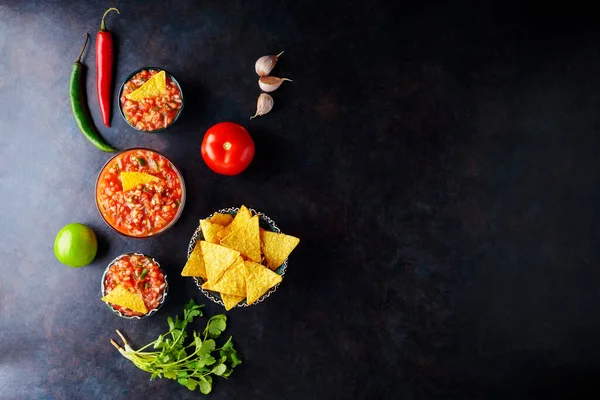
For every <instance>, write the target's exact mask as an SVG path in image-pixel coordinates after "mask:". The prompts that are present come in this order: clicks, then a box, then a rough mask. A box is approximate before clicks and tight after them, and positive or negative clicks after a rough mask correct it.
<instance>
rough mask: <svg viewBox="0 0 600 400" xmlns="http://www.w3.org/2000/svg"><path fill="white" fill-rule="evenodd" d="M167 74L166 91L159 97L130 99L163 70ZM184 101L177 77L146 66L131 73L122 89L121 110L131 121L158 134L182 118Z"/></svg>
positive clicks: (129, 122) (136, 126)
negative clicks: (131, 95) (129, 96)
mask: <svg viewBox="0 0 600 400" xmlns="http://www.w3.org/2000/svg"><path fill="white" fill-rule="evenodd" d="M161 71H164V72H165V75H166V91H165V92H164V93H163V94H161V95H159V96H151V97H145V98H142V99H139V100H132V99H129V98H127V96H128V95H129V94H131V93H132V92H134V91H136V90H137V89H139V88H140V87H141V86H142V85H143V84H144V83H146V82H147V81H148V80H150V78H152V77H153V76H154V75H156V74H158V73H159V72H161ZM183 105H184V100H183V92H182V91H181V86H180V85H179V82H177V79H175V77H174V76H173V75H171V74H170V73H169V72H167V71H166V70H164V69H161V68H155V67H145V68H140V69H138V70H137V71H134V72H133V73H131V74H130V75H129V76H128V77H127V79H125V82H123V84H122V85H121V89H120V91H119V110H120V111H121V115H122V116H123V118H124V119H125V121H127V123H128V124H129V125H130V126H131V127H132V128H134V129H136V130H138V131H141V132H149V133H157V132H161V131H164V130H165V129H167V128H168V127H170V126H171V125H173V124H174V123H175V121H177V119H179V115H181V111H182V110H183Z"/></svg>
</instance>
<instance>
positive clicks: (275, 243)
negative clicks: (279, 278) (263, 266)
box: [260, 230, 300, 270]
mask: <svg viewBox="0 0 600 400" xmlns="http://www.w3.org/2000/svg"><path fill="white" fill-rule="evenodd" d="M260 239H261V242H262V251H263V254H264V255H265V260H266V261H267V266H268V267H269V268H271V269H272V270H275V269H277V268H279V266H281V264H283V262H284V261H285V259H286V258H288V256H289V255H290V253H291V252H292V250H294V248H295V247H296V246H297V245H298V243H300V239H298V238H297V237H294V236H289V235H284V234H283V233H277V232H270V231H265V230H263V231H261V232H260Z"/></svg>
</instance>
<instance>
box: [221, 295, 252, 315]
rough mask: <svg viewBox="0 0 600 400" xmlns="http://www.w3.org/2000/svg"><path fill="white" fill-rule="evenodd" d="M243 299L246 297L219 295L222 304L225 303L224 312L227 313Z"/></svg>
mask: <svg viewBox="0 0 600 400" xmlns="http://www.w3.org/2000/svg"><path fill="white" fill-rule="evenodd" d="M244 297H246V296H236V295H235V294H225V293H221V298H222V299H223V303H225V310H227V311H229V310H231V309H232V308H233V307H235V306H237V304H238V303H239V302H240V301H242V300H244Z"/></svg>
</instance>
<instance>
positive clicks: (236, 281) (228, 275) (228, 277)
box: [202, 257, 246, 298]
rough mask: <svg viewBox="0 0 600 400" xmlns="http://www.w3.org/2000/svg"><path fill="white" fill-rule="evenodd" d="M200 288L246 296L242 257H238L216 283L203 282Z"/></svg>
mask: <svg viewBox="0 0 600 400" xmlns="http://www.w3.org/2000/svg"><path fill="white" fill-rule="evenodd" d="M202 288H204V289H207V290H212V291H214V292H219V293H221V294H223V293H225V294H233V295H236V296H242V298H244V297H246V276H245V273H244V260H243V259H242V257H238V258H237V259H236V260H235V261H234V262H233V264H232V265H231V267H229V268H227V271H225V272H224V273H223V275H222V276H221V278H219V280H218V281H217V282H216V283H212V282H210V281H209V282H205V283H204V284H203V285H202Z"/></svg>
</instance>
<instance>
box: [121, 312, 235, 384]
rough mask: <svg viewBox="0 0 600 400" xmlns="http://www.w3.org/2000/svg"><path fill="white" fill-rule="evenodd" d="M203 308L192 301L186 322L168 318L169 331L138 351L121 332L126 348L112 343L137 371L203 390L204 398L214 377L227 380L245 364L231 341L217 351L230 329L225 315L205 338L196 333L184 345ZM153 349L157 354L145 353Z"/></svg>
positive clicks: (211, 325) (209, 328) (209, 327)
mask: <svg viewBox="0 0 600 400" xmlns="http://www.w3.org/2000/svg"><path fill="white" fill-rule="evenodd" d="M201 307H203V306H200V305H197V304H196V303H195V302H194V300H190V302H189V303H188V304H186V305H185V307H184V309H183V319H182V320H180V319H179V316H177V317H175V321H173V319H172V318H171V317H168V318H167V322H168V324H169V331H168V332H167V333H165V334H162V335H160V336H159V337H158V338H157V339H156V340H155V341H153V342H152V343H148V344H147V345H145V346H144V347H142V348H140V349H138V350H133V349H132V348H131V347H130V346H129V344H128V343H127V340H125V338H124V337H123V335H122V334H121V332H119V331H118V330H117V334H118V335H119V336H120V337H121V339H122V340H123V343H124V346H123V347H121V346H119V345H118V344H117V343H116V342H115V341H114V340H112V339H111V340H110V342H111V343H112V345H113V346H115V347H116V348H117V350H119V352H120V353H121V354H122V355H123V357H125V358H127V359H128V360H129V361H131V362H132V363H133V364H135V366H136V367H138V368H139V369H141V370H143V371H146V372H148V373H150V374H152V376H151V377H150V380H152V379H154V378H156V377H158V378H162V377H165V378H168V379H174V380H177V382H179V384H181V385H183V386H186V387H187V388H188V389H189V390H195V389H196V388H199V389H200V391H201V392H202V393H204V394H207V393H210V391H211V390H212V383H213V381H212V375H215V376H221V377H223V378H227V377H229V375H231V373H232V372H233V369H234V368H235V367H236V366H238V365H239V364H241V363H242V361H241V360H240V359H239V357H238V354H237V351H236V350H235V349H234V347H233V344H232V342H231V337H230V338H229V339H228V340H227V341H226V342H225V344H223V345H222V346H221V347H219V348H217V344H216V342H215V339H217V338H219V336H220V335H221V333H222V332H223V331H224V330H225V327H226V326H227V317H226V316H225V315H223V314H217V315H215V316H213V317H212V318H210V319H209V320H208V322H207V324H206V328H205V329H204V331H203V332H202V334H199V333H198V332H196V331H192V339H193V340H191V341H189V343H188V344H184V342H185V340H186V339H187V337H188V333H187V332H186V330H185V328H186V327H187V325H188V324H190V323H191V322H192V321H193V320H194V318H195V317H198V316H200V317H201V316H202V310H201ZM149 347H153V348H154V349H155V350H156V351H144V350H145V349H148V348H149Z"/></svg>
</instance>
